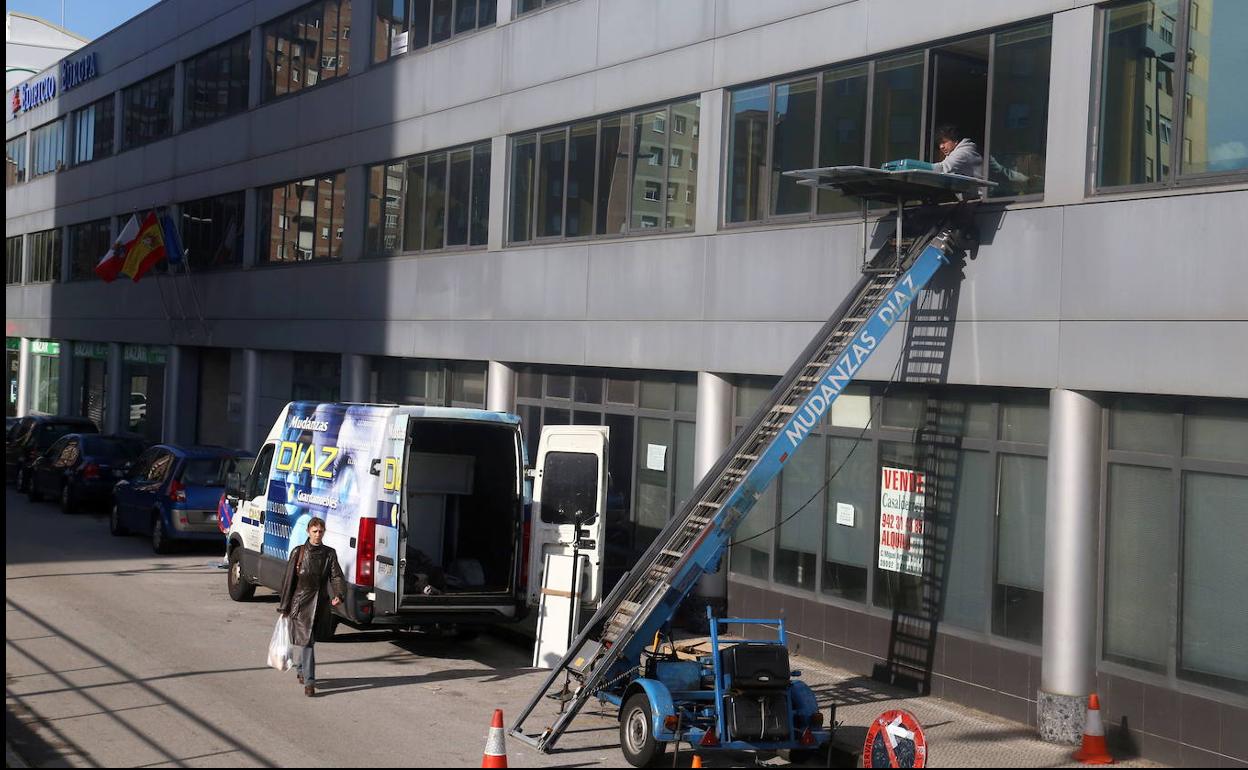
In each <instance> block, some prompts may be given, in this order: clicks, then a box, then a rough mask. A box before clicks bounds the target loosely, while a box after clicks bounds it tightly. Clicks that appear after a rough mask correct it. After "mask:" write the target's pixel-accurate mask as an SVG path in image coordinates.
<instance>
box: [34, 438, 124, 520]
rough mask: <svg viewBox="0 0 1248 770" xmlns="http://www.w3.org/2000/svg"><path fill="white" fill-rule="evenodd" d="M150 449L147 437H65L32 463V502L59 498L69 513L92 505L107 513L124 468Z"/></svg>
mask: <svg viewBox="0 0 1248 770" xmlns="http://www.w3.org/2000/svg"><path fill="white" fill-rule="evenodd" d="M146 448H147V442H146V441H144V440H143V437H142V436H135V435H126V434H122V435H102V434H98V433H70V434H68V435H65V436H61V437H60V438H59V439H57V441H56V443H54V444H53V445H52V446H51V447H50V448H49V449H48V451H46V452H44V453H43V454H41V455H39V457H37V458H35V461H34V462H33V463H31V466H30V482H29V487H30V488H29V495H30V499H31V500H32V501H36V502H37V501H39V500H42V499H43V498H45V497H48V498H54V499H59V500H60V502H61V510H62V511H64V512H65V513H73V512H74V511H76V510H78V509H79V508H81V507H83V506H88V505H89V506H93V507H99V508H104V509H105V510H107V509H108V506H109V505H111V504H112V502H113V486H114V485H115V484H116V483H117V479H118V477H120V476H121V475H122V471H123V469H124V468H128V467H129V466H130V465H132V464H133V463H134V461H135V460H136V459H138V457H139V455H141V454H143V450H144V449H146Z"/></svg>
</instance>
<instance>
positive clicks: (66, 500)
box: [61, 481, 78, 513]
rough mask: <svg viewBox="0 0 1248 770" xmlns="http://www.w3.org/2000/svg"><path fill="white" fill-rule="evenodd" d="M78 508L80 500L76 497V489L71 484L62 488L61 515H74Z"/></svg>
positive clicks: (66, 483)
mask: <svg viewBox="0 0 1248 770" xmlns="http://www.w3.org/2000/svg"><path fill="white" fill-rule="evenodd" d="M77 507H78V499H77V498H76V497H75V496H74V488H73V487H72V486H70V484H69V482H68V481H67V482H65V486H63V487H61V513H73V512H74V509H75V508H77Z"/></svg>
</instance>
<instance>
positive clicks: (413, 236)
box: [403, 158, 425, 251]
mask: <svg viewBox="0 0 1248 770" xmlns="http://www.w3.org/2000/svg"><path fill="white" fill-rule="evenodd" d="M404 194H405V195H406V196H407V198H406V200H404V202H403V203H404V206H403V212H404V213H403V250H404V251H419V250H420V248H421V247H422V246H423V245H424V243H425V241H424V221H425V159H424V158H415V159H413V160H409V161H408V162H407V189H406V190H405V191H404Z"/></svg>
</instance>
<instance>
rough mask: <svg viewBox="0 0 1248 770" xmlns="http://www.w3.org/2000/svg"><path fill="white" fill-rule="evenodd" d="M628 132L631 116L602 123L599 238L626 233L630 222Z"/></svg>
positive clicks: (599, 166)
mask: <svg viewBox="0 0 1248 770" xmlns="http://www.w3.org/2000/svg"><path fill="white" fill-rule="evenodd" d="M628 133H629V119H628V116H627V115H620V116H616V117H614V118H604V119H603V120H602V142H601V143H600V144H599V146H598V224H597V230H596V232H597V233H598V234H599V235H605V234H608V233H622V232H624V226H625V223H626V222H627V221H628V219H627V217H628Z"/></svg>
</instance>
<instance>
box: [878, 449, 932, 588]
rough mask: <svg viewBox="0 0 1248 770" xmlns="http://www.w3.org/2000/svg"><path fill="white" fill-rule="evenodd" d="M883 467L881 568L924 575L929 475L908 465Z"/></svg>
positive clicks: (881, 481) (881, 484) (881, 489)
mask: <svg viewBox="0 0 1248 770" xmlns="http://www.w3.org/2000/svg"><path fill="white" fill-rule="evenodd" d="M881 470H882V475H881V479H880V556H879V568H880V569H884V570H888V571H889V572H903V573H905V574H907V575H922V574H923V511H924V500H925V498H924V495H925V494H926V487H927V476H926V474H924V473H923V472H922V471H913V470H909V469H907V468H888V467H885V468H882V469H881Z"/></svg>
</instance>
